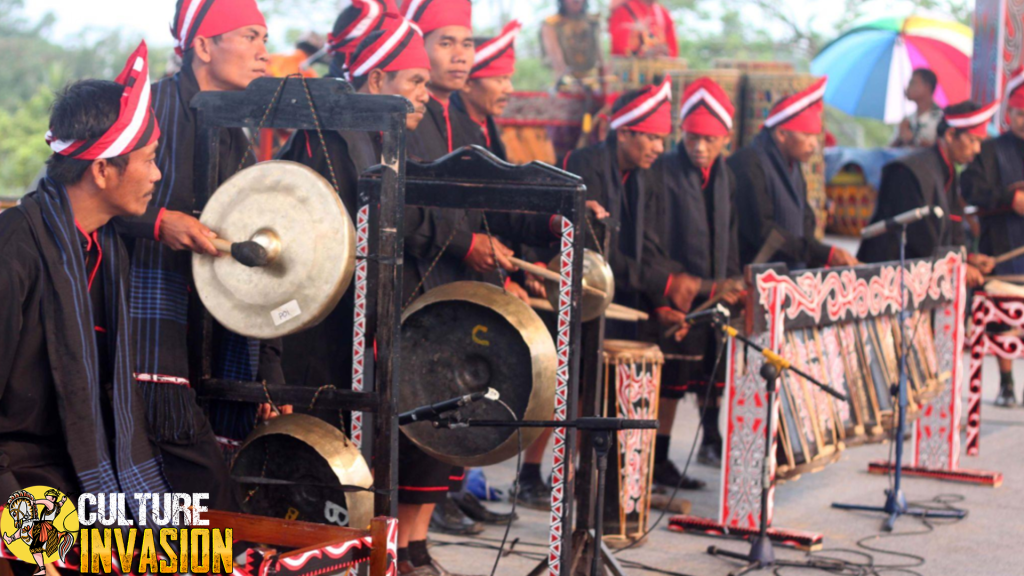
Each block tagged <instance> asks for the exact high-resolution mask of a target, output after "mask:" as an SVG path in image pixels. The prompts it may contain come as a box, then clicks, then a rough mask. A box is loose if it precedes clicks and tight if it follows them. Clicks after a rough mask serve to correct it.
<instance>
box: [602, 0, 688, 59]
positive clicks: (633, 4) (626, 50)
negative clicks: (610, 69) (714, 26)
mask: <svg viewBox="0 0 1024 576" xmlns="http://www.w3.org/2000/svg"><path fill="white" fill-rule="evenodd" d="M611 14H612V15H611V17H609V19H608V29H609V32H611V35H612V50H611V51H612V55H614V56H636V57H639V58H657V57H666V56H667V57H669V58H678V57H679V43H678V42H677V41H676V27H675V23H674V22H672V16H671V15H670V14H669V13H668V10H667V9H666V8H665V7H664V6H662V5H661V4H659V3H658V2H657V1H656V0H628V1H627V2H623V3H622V4H620V5H618V6H617V7H615V8H613V9H612V13H611Z"/></svg>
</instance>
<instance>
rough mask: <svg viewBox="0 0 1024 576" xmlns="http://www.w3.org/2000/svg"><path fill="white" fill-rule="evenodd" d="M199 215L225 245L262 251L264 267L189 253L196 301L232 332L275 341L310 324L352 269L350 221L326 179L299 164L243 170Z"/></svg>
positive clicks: (326, 309) (332, 301) (337, 295)
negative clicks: (229, 243)
mask: <svg viewBox="0 0 1024 576" xmlns="http://www.w3.org/2000/svg"><path fill="white" fill-rule="evenodd" d="M199 220H200V222H202V223H203V224H206V225H207V226H209V227H210V229H211V230H213V231H214V232H215V233H216V234H217V235H218V236H219V237H220V238H222V239H224V240H227V241H228V242H233V243H238V244H248V245H249V246H251V243H252V242H254V243H256V244H259V246H262V247H263V248H264V250H265V259H264V260H263V261H261V264H263V262H265V265H251V264H249V265H243V264H242V263H241V261H239V260H236V259H235V258H233V257H230V256H225V255H221V256H218V257H213V256H209V255H205V254H193V255H192V275H193V277H194V279H195V284H196V291H197V292H198V293H199V297H200V299H201V300H202V301H203V305H204V306H205V307H206V309H207V310H209V312H210V314H212V315H213V317H214V318H216V319H217V321H218V322H220V323H221V324H222V325H224V327H226V328H228V329H229V330H231V331H233V332H236V333H238V334H242V335H245V336H249V337H252V338H262V339H266V338H276V337H280V336H286V335H288V334H293V333H295V332H298V331H300V330H303V329H306V328H309V327H311V326H315V325H317V324H318V323H320V321H321V320H323V319H324V318H326V317H327V315H328V314H329V313H330V312H331V310H333V309H334V307H335V306H336V305H337V304H338V301H339V300H341V297H342V295H343V294H344V293H345V290H346V289H348V285H349V283H350V282H351V280H352V275H353V273H354V272H355V228H354V227H353V226H352V220H351V218H349V215H348V212H347V211H346V210H345V206H344V205H343V204H342V202H341V198H339V197H338V193H337V192H335V190H334V188H333V187H332V186H331V185H330V183H328V182H327V180H325V179H324V178H323V177H322V176H320V175H319V174H317V173H316V172H315V171H313V170H312V169H310V168H307V167H306V166H303V165H301V164H298V163H295V162H286V161H280V160H273V161H268V162H260V163H259V164H256V165H254V166H251V167H249V168H246V169H245V170H242V171H241V172H239V173H237V174H235V175H234V176H232V177H231V178H229V179H228V180H227V181H225V182H224V184H222V185H221V186H220V188H218V189H217V191H216V192H215V193H214V194H213V195H212V196H211V197H210V200H209V202H207V204H206V207H205V208H204V209H203V214H202V216H201V217H200V218H199ZM250 241H251V242H250ZM219 249H221V248H219Z"/></svg>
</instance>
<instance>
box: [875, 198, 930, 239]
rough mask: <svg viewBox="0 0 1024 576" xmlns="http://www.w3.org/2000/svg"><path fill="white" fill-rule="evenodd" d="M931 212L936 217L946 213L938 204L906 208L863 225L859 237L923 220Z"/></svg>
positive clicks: (883, 232) (881, 232)
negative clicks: (870, 223) (904, 210)
mask: <svg viewBox="0 0 1024 576" xmlns="http://www.w3.org/2000/svg"><path fill="white" fill-rule="evenodd" d="M933 214H934V215H935V217H936V218H942V217H943V216H944V215H945V214H946V213H945V212H943V211H942V208H939V207H938V206H922V207H921V208H915V209H913V210H907V211H906V212H904V213H902V214H897V215H895V216H893V217H892V218H886V219H885V220H882V221H880V222H875V223H874V224H872V225H870V226H865V227H864V229H863V230H861V231H860V237H861V238H865V239H867V238H874V237H875V236H881V235H882V234H885V233H886V232H888V231H890V230H899V229H900V228H902V227H903V226H906V225H908V224H913V223H914V222H917V221H918V220H923V219H925V218H927V217H928V216H931V215H933Z"/></svg>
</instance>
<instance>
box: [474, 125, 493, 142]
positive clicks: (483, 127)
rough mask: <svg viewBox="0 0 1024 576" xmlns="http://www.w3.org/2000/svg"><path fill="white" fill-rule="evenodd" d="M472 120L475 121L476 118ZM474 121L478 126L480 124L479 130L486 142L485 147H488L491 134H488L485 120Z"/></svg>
mask: <svg viewBox="0 0 1024 576" xmlns="http://www.w3.org/2000/svg"><path fill="white" fill-rule="evenodd" d="M473 122H476V120H473ZM476 123H477V125H478V126H480V131H481V132H483V133H484V142H486V143H487V147H488V148H490V147H491V134H490V132H488V131H487V120H484V121H483V122H476Z"/></svg>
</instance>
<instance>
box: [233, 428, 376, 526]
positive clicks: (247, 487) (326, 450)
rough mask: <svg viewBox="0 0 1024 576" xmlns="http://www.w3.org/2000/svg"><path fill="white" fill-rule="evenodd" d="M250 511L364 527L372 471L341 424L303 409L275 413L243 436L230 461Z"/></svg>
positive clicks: (245, 508)
mask: <svg viewBox="0 0 1024 576" xmlns="http://www.w3.org/2000/svg"><path fill="white" fill-rule="evenodd" d="M231 475H232V477H233V478H235V480H237V481H238V482H239V484H240V485H241V487H242V492H243V495H244V496H243V503H242V509H243V511H244V512H246V513H249V514H258V515H260V516H271V517H274V518H287V519H289V520H303V521H306V522H318V523H321V524H334V525H337V526H348V527H352V528H357V529H360V530H362V529H366V528H368V527H369V525H370V519H371V518H373V493H372V492H368V491H352V490H350V489H349V490H346V489H344V488H343V487H345V486H354V487H361V488H370V487H371V486H372V485H373V477H372V475H371V474H370V468H369V467H368V466H367V465H366V460H364V459H363V455H362V454H361V453H360V452H359V449H358V448H356V446H355V444H353V443H352V442H351V441H350V440H349V439H348V438H347V437H346V436H345V434H343V433H342V432H341V431H340V430H338V429H337V428H335V427H334V426H331V425H330V424H328V423H326V422H324V421H323V420H320V419H319V418H314V417H313V416H308V415H306V414H288V415H284V416H278V417H277V418H273V419H271V420H269V421H268V422H266V423H265V424H262V425H260V426H258V427H257V428H256V430H255V431H253V433H252V434H250V435H249V437H248V438H247V439H246V440H245V444H243V445H242V448H241V449H240V450H239V451H238V455H237V456H236V457H235V461H234V463H233V464H232V466H231Z"/></svg>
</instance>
